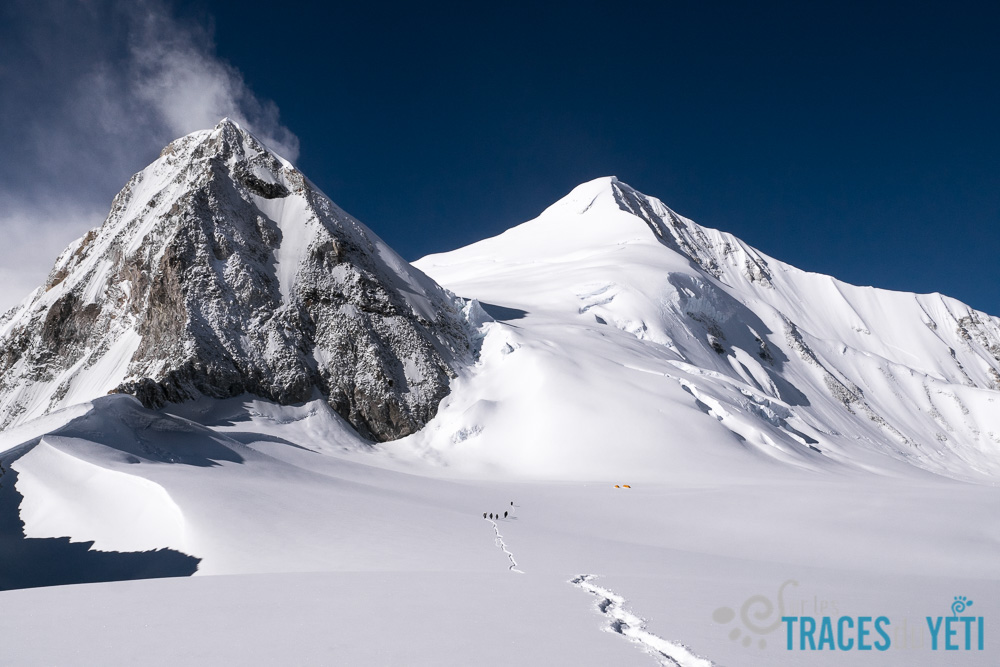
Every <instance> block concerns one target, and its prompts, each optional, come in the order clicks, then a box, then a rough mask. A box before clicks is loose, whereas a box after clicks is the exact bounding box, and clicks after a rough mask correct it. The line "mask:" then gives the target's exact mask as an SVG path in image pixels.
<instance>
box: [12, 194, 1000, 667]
mask: <svg viewBox="0 0 1000 667" xmlns="http://www.w3.org/2000/svg"><path fill="white" fill-rule="evenodd" d="M416 265H417V267H418V268H419V269H420V270H422V272H423V273H419V272H414V273H413V275H417V276H421V280H426V281H427V282H426V283H423V284H425V285H429V287H427V288H426V289H427V290H428V293H431V292H434V291H435V290H436V289H437V288H436V286H434V285H433V283H432V282H431V281H430V280H428V279H427V278H426V277H423V274H426V275H427V276H430V278H433V280H434V281H437V283H439V284H440V285H442V286H443V287H445V288H447V289H448V290H450V291H451V292H453V293H454V294H457V295H458V296H459V297H463V298H465V299H470V300H471V299H476V300H478V301H479V303H480V304H481V309H480V308H479V307H477V306H476V305H475V304H471V305H469V306H468V307H467V308H466V309H465V314H464V315H463V318H465V320H467V321H470V322H471V324H472V326H474V327H476V331H475V335H476V336H477V337H478V340H476V341H475V343H474V347H475V348H478V350H479V354H478V357H477V359H476V361H475V362H471V361H470V362H468V363H466V364H465V365H463V364H460V363H455V364H454V365H453V366H450V367H451V368H452V369H453V372H454V373H455V377H454V378H453V379H451V381H450V385H449V387H450V393H449V394H448V395H447V396H446V397H444V399H443V400H441V402H440V405H439V406H438V407H437V410H436V413H435V416H434V417H433V418H432V419H430V421H429V422H428V423H427V425H426V426H425V427H424V428H422V429H421V430H419V431H416V432H415V433H412V434H410V435H407V436H406V437H403V438H401V439H397V440H394V441H392V442H388V443H380V444H373V443H372V442H371V440H368V439H365V438H363V437H361V436H360V435H359V434H358V431H357V430H356V429H355V428H354V427H353V426H352V424H351V423H350V422H349V421H347V420H346V419H344V417H343V416H342V415H341V414H339V413H338V411H337V410H336V409H335V406H332V405H331V403H330V401H328V400H326V399H325V398H323V397H319V396H317V397H315V398H313V399H312V400H308V401H303V402H297V403H292V404H289V405H279V404H278V403H276V402H275V401H273V400H268V399H266V398H261V397H259V396H252V395H249V394H243V395H239V396H232V397H229V398H219V397H216V398H210V397H207V396H201V397H197V398H195V399H194V400H189V401H186V402H180V403H168V404H166V405H164V406H163V407H161V408H159V409H156V410H154V409H151V408H149V407H144V406H143V405H142V404H141V403H140V402H139V401H138V400H137V399H136V398H133V397H131V396H128V395H111V396H102V397H99V398H94V399H93V400H90V401H88V402H83V403H78V404H75V405H66V407H62V408H61V409H57V410H55V411H52V412H50V413H49V414H47V415H45V416H42V417H39V418H37V419H34V420H30V421H24V422H22V423H20V424H19V425H17V426H16V427H13V428H8V429H7V430H6V431H4V432H3V433H2V434H0V467H2V470H3V475H2V476H0V555H2V558H0V561H2V562H3V564H4V567H3V570H2V572H0V588H3V589H12V588H19V587H21V586H27V585H32V586H47V587H42V588H30V589H23V590H5V591H4V592H0V608H3V609H4V610H6V611H7V613H6V614H5V628H6V629H7V633H6V635H5V643H4V656H5V659H6V660H10V661H11V662H12V663H13V664H94V665H98V664H117V663H121V662H139V663H143V664H168V663H169V664H176V663H177V662H182V663H187V664H220V663H235V662H237V661H238V662H242V663H249V664H274V663H276V662H282V663H292V664H350V665H355V664H371V665H383V664H428V665H442V664H443V665H470V664H477V665H478V664H483V665H509V664H531V665H536V664H537V665H543V664H544V665H549V664H571V665H577V664H579V665H608V664H613V665H626V664H628V665H631V664H635V665H644V664H649V665H655V664H664V665H673V664H682V665H708V664H716V665H796V666H799V665H813V664H814V665H857V664H862V665H864V664H872V665H924V664H927V665H994V664H997V663H998V662H1000V658H998V654H997V651H998V650H1000V649H998V644H997V642H998V636H997V635H996V633H995V631H994V630H995V628H994V627H993V626H994V625H995V623H996V621H995V619H997V618H998V613H1000V603H998V599H1000V584H998V581H1000V564H998V559H997V554H998V553H1000V513H998V511H997V510H1000V493H998V489H997V486H996V482H997V478H998V472H1000V471H998V466H1000V445H998V444H997V439H998V438H1000V416H998V411H997V407H996V406H997V405H998V403H997V401H998V400H1000V393H998V391H997V387H996V384H997V382H998V380H997V378H996V377H994V376H996V375H997V374H998V369H1000V361H998V359H997V352H998V351H1000V334H998V331H1000V329H998V322H997V320H996V319H995V318H991V317H989V316H987V315H985V314H983V313H978V312H976V311H973V310H971V309H969V308H968V307H967V306H964V305H962V304H960V303H959V302H957V301H954V300H952V299H949V298H946V297H942V296H940V295H920V296H918V295H912V294H901V293H891V292H884V291H880V290H874V289H870V288H858V287H852V286H849V285H845V284H843V283H839V282H837V281H835V280H833V279H832V278H828V277H824V276H818V275H815V274H806V273H803V272H801V271H798V270H796V269H794V268H792V267H789V266H787V265H784V264H782V263H780V262H777V261H776V260H773V259H771V258H768V257H765V256H763V255H761V254H759V253H757V252H756V251H754V250H753V249H751V248H749V247H747V246H746V245H744V244H743V243H742V242H740V241H739V240H737V239H735V238H733V237H731V236H729V235H726V234H724V233H721V232H717V231H714V230H708V229H705V228H701V227H699V226H697V225H696V224H695V223H693V222H691V221H689V220H686V219H684V218H681V217H679V216H677V215H676V214H674V213H673V212H672V211H670V210H669V209H667V208H666V207H665V206H663V205H662V204H661V203H660V202H659V201H657V200H655V199H652V198H648V197H645V196H643V195H641V194H639V193H637V192H635V191H634V190H632V189H631V188H629V187H628V186H626V185H624V184H623V183H620V182H618V181H616V180H614V179H600V180H598V181H594V182H591V183H587V184H584V185H581V186H580V187H578V188H577V189H576V190H574V191H573V192H572V193H571V194H570V195H568V196H567V197H566V198H564V199H563V200H561V201H560V202H558V203H556V204H555V205H553V206H552V207H550V208H549V209H548V210H546V211H545V212H544V213H543V214H542V215H541V216H540V217H539V218H538V219H536V220H533V221H531V222H528V223H525V224H524V225H521V226H519V227H516V228H514V229H512V230H510V231H508V232H507V233H505V234H503V235H501V236H499V237H496V238H494V239H488V240H486V241H483V242H480V243H477V244H474V245H472V246H469V247H467V248H463V249H460V250H456V251H454V252H451V253H446V254H443V255H435V256H431V257H428V258H424V259H423V260H421V261H419V262H417V263H416ZM402 268H403V269H405V267H402ZM435 293H436V292H435ZM441 294H446V293H445V292H443V291H442V292H441ZM448 298H449V300H450V297H448ZM449 302H451V301H449ZM451 303H454V302H451ZM456 358H457V357H456ZM626 485H627V487H626ZM505 512H506V513H507V515H508V516H507V517H506V518H501V519H499V520H497V521H491V520H489V519H484V518H483V513H487V514H491V513H492V514H499V515H501V516H502V515H503V514H504V513H505ZM22 531H23V533H22ZM67 538H68V539H67ZM192 573H193V574H194V575H195V576H194V577H191V578H158V579H145V580H133V581H117V582H111V583H81V582H87V581H109V580H113V579H136V578H138V577H179V576H182V575H187V574H192ZM210 575H225V576H210ZM56 584H73V585H56ZM956 596H966V598H968V599H972V600H973V601H974V604H973V606H971V607H969V612H970V613H972V612H974V613H975V615H976V616H977V617H979V616H982V617H984V619H985V627H986V634H985V642H984V648H983V650H978V649H976V648H975V646H973V650H968V651H966V650H960V651H944V650H936V651H935V650H932V648H931V642H930V638H929V635H928V630H927V626H926V621H925V618H926V617H927V616H933V617H938V616H946V615H951V613H952V604H953V602H954V601H955V597H956ZM781 616H811V617H815V618H817V619H819V618H821V617H823V616H832V617H834V618H835V619H836V618H839V617H841V616H850V617H852V618H861V617H869V616H871V617H877V616H885V617H887V618H888V619H890V621H891V625H890V626H889V633H890V636H891V637H892V642H891V647H890V648H889V649H888V650H886V651H877V650H872V651H858V650H848V651H839V650H837V651H830V650H823V651H802V650H797V646H798V645H797V644H796V650H788V649H787V648H786V642H785V634H784V632H785V630H784V626H783V625H782V624H781V622H780V618H781ZM40 619H44V620H43V621H40ZM855 639H857V638H856V637H855ZM873 639H878V637H874V638H873ZM942 641H944V640H943V639H942Z"/></svg>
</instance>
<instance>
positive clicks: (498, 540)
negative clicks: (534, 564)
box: [487, 519, 524, 574]
mask: <svg viewBox="0 0 1000 667" xmlns="http://www.w3.org/2000/svg"><path fill="white" fill-rule="evenodd" d="M487 521H489V522H490V523H492V524H493V532H495V533H496V534H497V536H496V540H495V543H496V545H497V546H498V547H500V548H501V549H503V552H504V553H505V554H507V558H508V559H510V567H508V568H507V569H508V570H510V571H511V572H517V573H518V574H524V572H522V571H521V570H519V569H517V561H516V560H514V554H512V553H511V552H510V551H508V550H507V545H506V544H505V543H504V541H503V535H501V534H500V527H499V526H497V522H496V521H494V520H493V519H487Z"/></svg>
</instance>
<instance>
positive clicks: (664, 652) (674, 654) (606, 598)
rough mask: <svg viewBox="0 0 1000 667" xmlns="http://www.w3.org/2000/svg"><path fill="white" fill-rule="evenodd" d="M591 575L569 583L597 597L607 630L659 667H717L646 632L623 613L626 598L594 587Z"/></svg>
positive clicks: (639, 622)
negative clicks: (653, 660)
mask: <svg viewBox="0 0 1000 667" xmlns="http://www.w3.org/2000/svg"><path fill="white" fill-rule="evenodd" d="M592 579H594V575H592V574H581V575H580V576H579V577H577V578H575V579H573V580H572V581H570V583H571V584H573V585H574V586H577V587H579V588H582V589H583V590H585V591H587V592H588V593H591V594H592V595H596V596H597V598H598V599H599V600H600V601H599V602H598V603H597V608H598V609H599V610H600V612H601V613H602V614H604V615H605V616H607V617H608V621H609V625H608V630H609V631H611V632H617V633H618V634H620V635H622V636H623V637H626V638H628V639H630V640H631V641H633V642H635V643H636V644H639V645H640V646H641V647H642V649H643V650H644V651H646V653H649V654H650V655H652V656H653V657H654V658H656V659H657V661H659V663H660V664H661V665H668V666H669V667H717V665H716V664H715V663H714V662H712V661H711V660H709V659H707V658H702V657H701V656H698V655H695V654H694V653H692V652H691V650H690V649H689V648H688V647H686V646H684V645H683V644H678V643H677V642H671V641H667V640H666V639H663V638H662V637H658V636H656V635H654V634H653V633H651V632H647V631H646V629H645V625H646V623H645V621H643V620H642V619H641V618H639V617H638V616H636V615H635V614H633V613H632V612H630V611H628V610H627V609H625V598H623V597H622V596H620V595H618V594H617V593H614V592H612V591H610V590H608V589H606V588H601V587H600V586H597V585H595V584H593V583H591V580H592Z"/></svg>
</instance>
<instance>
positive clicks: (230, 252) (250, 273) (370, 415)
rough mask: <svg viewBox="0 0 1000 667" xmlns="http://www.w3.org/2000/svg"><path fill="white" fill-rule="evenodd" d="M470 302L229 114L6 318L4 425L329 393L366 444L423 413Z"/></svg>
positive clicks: (458, 344)
mask: <svg viewBox="0 0 1000 667" xmlns="http://www.w3.org/2000/svg"><path fill="white" fill-rule="evenodd" d="M464 307H466V304H465V303H464V302H462V301H461V300H459V299H456V298H455V297H454V296H453V295H451V294H450V293H449V292H446V291H445V290H443V289H442V288H440V287H439V286H438V285H437V284H436V283H434V282H433V281H432V280H430V279H429V278H427V276H425V275H424V274H423V273H421V272H420V271H419V270H417V269H415V268H413V267H412V266H410V265H409V264H408V263H407V262H405V261H404V260H403V259H401V258H400V257H399V256H398V255H397V254H396V253H395V252H393V251H392V249H390V248H389V247H388V246H387V245H386V244H385V243H384V242H383V241H381V240H380V239H379V238H378V237H377V236H376V235H375V234H373V233H372V232H371V230H369V229H368V228H367V227H365V226H364V225H363V224H361V223H360V222H358V221H357V220H356V219H354V218H353V217H351V216H350V215H348V214H347V213H345V212H344V211H343V210H341V209H340V208H338V207H337V206H336V205H335V204H334V203H332V202H331V201H330V200H329V199H328V198H327V197H326V196H325V195H324V194H323V193H322V192H320V191H319V190H318V189H317V188H316V187H315V186H314V185H313V184H312V183H310V182H309V181H308V180H307V179H306V178H305V177H304V176H303V175H302V173H300V172H299V171H298V170H296V169H295V168H294V167H293V166H292V165H291V164H290V163H288V162H287V161H285V160H283V159H282V158H281V157H279V156H278V155H276V154H274V153H272V152H271V151H269V150H268V149H267V148H266V147H265V146H263V145H262V144H261V143H260V142H259V141H258V140H257V139H256V138H254V137H253V136H252V135H251V134H250V133H248V132H247V131H245V130H243V129H242V128H241V127H239V126H238V125H237V124H236V123H234V122H232V121H230V120H223V121H222V122H221V123H220V124H219V125H218V126H217V127H215V128H214V129H212V130H207V131H201V132H195V133H193V134H190V135H188V136H185V137H182V138H180V139H178V140H176V141H174V142H173V143H171V144H170V145H168V146H167V147H166V148H164V150H163V152H162V153H161V155H160V157H159V159H157V160H156V161H155V162H153V163H152V164H151V165H150V166H149V167H147V168H146V169H144V170H143V171H141V172H139V173H138V174H136V175H135V176H133V177H132V178H131V180H130V181H129V182H128V183H127V184H126V185H125V187H124V188H123V189H122V191H121V192H120V193H119V194H118V196H117V197H115V200H114V202H113V204H112V207H111V212H110V214H109V215H108V218H107V220H106V221H105V222H104V224H103V225H102V226H101V227H99V228H97V229H94V230H92V231H90V232H89V233H88V234H86V235H85V236H84V237H83V238H81V239H79V240H77V241H76V242H74V243H72V244H71V245H70V246H69V247H68V248H67V249H66V250H65V251H64V252H63V253H62V255H61V256H60V257H59V259H58V260H57V261H56V263H55V266H54V267H53V269H52V272H51V273H50V274H49V277H48V280H47V281H46V283H45V285H44V286H43V287H41V288H39V289H38V290H36V291H35V292H34V293H33V294H32V295H31V296H30V297H29V298H28V299H27V300H25V301H24V302H23V303H22V304H21V305H20V306H18V307H17V308H15V309H13V310H11V311H9V312H8V313H7V314H6V315H5V316H4V317H3V318H2V319H0V427H8V426H11V425H14V424H17V423H20V422H23V421H25V420H28V419H31V418H34V417H37V416H39V415H42V414H45V413H47V412H49V411H51V410H53V409H56V408H59V407H62V406H65V405H71V404H73V403H79V402H81V401H85V400H89V399H92V398H95V397H97V396H100V395H104V394H108V393H127V394H132V395H135V396H136V397H137V398H139V399H140V400H141V401H142V403H143V404H144V405H146V406H147V407H159V406H162V405H164V404H165V403H166V402H180V401H185V400H187V399H191V398H194V397H197V396H199V395H206V396H209V397H215V398H224V397H231V396H236V395H239V394H243V393H250V394H254V395H257V396H260V397H263V398H266V399H269V400H272V401H274V402H277V403H279V404H292V403H297V402H302V401H306V400H309V399H311V398H316V397H317V396H318V395H322V396H323V397H325V398H326V400H327V401H328V402H329V404H330V406H331V407H333V408H334V409H335V410H336V411H337V412H338V413H339V414H340V415H342V416H343V417H344V418H345V419H346V420H347V421H349V422H350V423H351V424H352V425H353V426H354V427H355V428H356V429H357V430H358V432H359V433H361V434H362V435H363V436H365V437H366V438H369V439H372V440H377V441H385V440H390V439H394V438H399V437H401V436H404V435H407V434H410V433H413V432H414V431H416V430H417V429H419V428H420V427H421V426H422V425H424V424H425V423H426V422H427V421H428V420H429V419H431V418H432V417H433V416H434V414H435V412H436V410H437V406H438V403H439V402H440V400H441V399H442V398H443V397H444V396H445V395H446V394H447V393H448V386H449V378H450V377H451V376H453V375H454V372H455V370H456V369H457V368H458V367H460V366H461V365H462V364H463V363H466V362H467V361H468V360H469V357H470V354H471V352H470V339H469V334H468V329H467V326H466V321H465V317H464V315H463V312H462V309H463V308H464Z"/></svg>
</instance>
